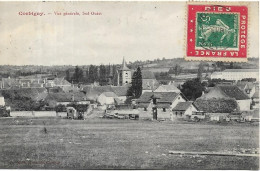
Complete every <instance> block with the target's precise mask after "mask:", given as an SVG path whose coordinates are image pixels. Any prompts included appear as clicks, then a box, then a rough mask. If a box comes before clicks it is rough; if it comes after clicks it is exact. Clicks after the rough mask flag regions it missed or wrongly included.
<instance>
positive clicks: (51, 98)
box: [45, 92, 90, 107]
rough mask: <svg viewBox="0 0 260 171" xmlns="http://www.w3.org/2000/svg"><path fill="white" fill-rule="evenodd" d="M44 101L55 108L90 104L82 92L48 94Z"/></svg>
mask: <svg viewBox="0 0 260 171" xmlns="http://www.w3.org/2000/svg"><path fill="white" fill-rule="evenodd" d="M45 101H46V102H47V103H48V104H49V106H50V107H55V106H57V105H65V106H66V105H68V104H70V103H73V102H74V103H77V104H90V101H89V100H87V98H86V96H85V94H84V93H83V92H77V93H64V92H60V93H49V94H48V95H47V97H46V98H45Z"/></svg>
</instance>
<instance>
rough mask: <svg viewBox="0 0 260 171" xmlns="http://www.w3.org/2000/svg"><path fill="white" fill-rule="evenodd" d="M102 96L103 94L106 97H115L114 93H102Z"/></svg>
mask: <svg viewBox="0 0 260 171" xmlns="http://www.w3.org/2000/svg"><path fill="white" fill-rule="evenodd" d="M102 94H104V95H105V96H106V97H117V95H116V94H115V93H114V92H104V93H102Z"/></svg>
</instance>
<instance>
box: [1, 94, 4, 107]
mask: <svg viewBox="0 0 260 171" xmlns="http://www.w3.org/2000/svg"><path fill="white" fill-rule="evenodd" d="M0 106H5V98H4V97H3V96H2V95H1V94H0Z"/></svg>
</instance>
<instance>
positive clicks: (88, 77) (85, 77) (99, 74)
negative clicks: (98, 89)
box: [65, 65, 117, 85]
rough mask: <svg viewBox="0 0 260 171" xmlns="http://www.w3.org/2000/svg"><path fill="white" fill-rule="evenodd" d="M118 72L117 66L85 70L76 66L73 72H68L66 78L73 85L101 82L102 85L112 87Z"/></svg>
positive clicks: (92, 67)
mask: <svg viewBox="0 0 260 171" xmlns="http://www.w3.org/2000/svg"><path fill="white" fill-rule="evenodd" d="M116 70H117V66H116V65H100V66H95V65H90V66H89V67H88V68H85V69H82V68H80V67H79V66H76V67H75V69H74V70H73V71H71V70H69V69H68V70H66V77H65V78H66V80H68V81H69V82H71V83H94V82H99V84H100V85H111V84H114V83H115V80H114V78H115V77H116Z"/></svg>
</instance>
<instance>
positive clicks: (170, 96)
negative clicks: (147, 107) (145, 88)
mask: <svg viewBox="0 0 260 171" xmlns="http://www.w3.org/2000/svg"><path fill="white" fill-rule="evenodd" d="M179 94H180V93H176V92H144V93H143V94H142V95H141V97H140V98H139V99H137V100H136V101H137V103H138V102H139V103H140V102H146V103H147V102H150V100H151V98H152V96H153V95H155V96H157V97H158V96H159V97H160V99H158V100H157V102H168V103H172V102H173V100H174V99H175V98H176V97H177V96H178V95H179Z"/></svg>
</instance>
